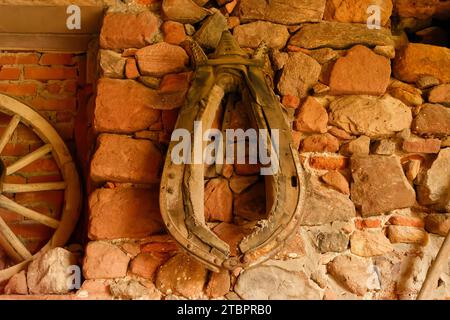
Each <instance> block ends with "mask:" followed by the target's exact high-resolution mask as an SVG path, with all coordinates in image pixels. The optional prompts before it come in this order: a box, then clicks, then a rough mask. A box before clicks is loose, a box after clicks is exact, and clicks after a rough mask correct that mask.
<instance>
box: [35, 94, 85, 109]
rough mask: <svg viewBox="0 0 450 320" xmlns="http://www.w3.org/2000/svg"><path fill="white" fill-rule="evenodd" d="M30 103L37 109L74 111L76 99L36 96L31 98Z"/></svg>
mask: <svg viewBox="0 0 450 320" xmlns="http://www.w3.org/2000/svg"><path fill="white" fill-rule="evenodd" d="M31 105H32V106H33V107H35V108H36V109H38V110H52V111H59V110H66V111H76V109H77V99H76V98H75V97H68V98H61V99H56V98H44V97H36V98H34V99H33V100H31Z"/></svg>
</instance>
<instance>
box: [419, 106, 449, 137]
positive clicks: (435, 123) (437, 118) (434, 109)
mask: <svg viewBox="0 0 450 320" xmlns="http://www.w3.org/2000/svg"><path fill="white" fill-rule="evenodd" d="M412 129H413V131H414V132H416V133H418V134H420V135H424V136H438V137H445V136H448V135H450V108H446V107H444V106H442V105H440V104H424V105H423V106H422V108H421V109H420V111H419V114H418V115H417V116H416V117H415V118H414V122H413V124H412Z"/></svg>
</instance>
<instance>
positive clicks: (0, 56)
mask: <svg viewBox="0 0 450 320" xmlns="http://www.w3.org/2000/svg"><path fill="white" fill-rule="evenodd" d="M85 63H86V55H85V54H62V53H45V52H0V93H4V94H7V95H10V96H13V97H15V98H17V99H19V100H21V101H23V102H25V103H26V104H28V105H29V106H31V107H32V108H33V109H35V110H37V111H38V112H39V113H40V114H41V115H42V116H44V117H45V118H46V119H47V120H48V121H49V122H50V123H51V124H52V125H53V126H54V127H55V128H56V130H57V131H58V133H59V134H60V135H61V137H62V138H63V139H64V140H65V141H66V143H67V144H68V146H69V148H70V149H71V150H72V152H73V154H75V152H74V151H75V150H74V145H75V143H74V126H75V117H76V115H77V111H78V109H79V108H80V107H81V106H83V105H84V101H85V100H86V99H85V95H86V92H88V91H87V88H86V87H85V81H84V79H85V72H84V70H85ZM10 119H11V117H10V116H7V115H5V114H3V113H0V134H1V133H2V132H3V131H4V130H5V127H6V126H7V125H8V123H9V121H10ZM42 145H43V142H42V141H41V140H40V138H39V137H38V136H37V135H35V134H34V133H33V131H32V130H31V129H30V128H28V127H26V126H25V125H23V124H22V123H21V124H20V125H19V127H18V129H17V130H16V131H15V133H14V135H13V137H12V139H11V141H10V142H9V143H8V144H7V145H6V147H5V149H4V151H3V152H2V154H1V157H2V160H3V161H4V162H5V164H10V163H13V162H15V161H17V160H18V159H20V158H21V157H23V156H25V155H27V154H28V153H30V152H32V151H33V150H35V149H36V148H38V147H40V146H42ZM61 180H62V177H61V174H60V171H59V168H58V166H57V164H56V163H55V161H54V160H53V158H52V157H51V156H47V157H44V158H41V159H39V160H37V161H35V162H33V163H31V164H30V165H28V166H27V167H25V168H23V169H21V170H20V171H18V172H16V173H15V174H14V175H13V176H9V177H7V178H6V182H9V183H37V182H54V181H61ZM6 196H8V197H10V198H12V199H14V200H15V201H16V202H17V203H19V204H22V205H24V206H26V207H29V208H32V209H34V210H36V211H38V212H41V213H44V214H47V215H49V216H52V217H55V218H58V217H59V215H60V212H61V207H62V204H63V200H64V193H63V191H46V192H30V193H21V194H16V195H13V194H10V195H6ZM0 216H1V217H2V218H3V219H5V221H6V222H7V223H8V225H9V226H10V227H11V229H12V230H13V232H14V233H15V234H16V235H18V236H19V237H20V238H21V240H22V241H24V243H25V244H26V246H27V248H28V249H29V250H30V251H31V252H32V253H34V252H36V251H38V250H39V249H40V247H41V246H42V245H43V244H45V243H46V242H47V241H48V239H49V237H50V236H51V235H52V234H53V231H52V230H51V229H50V228H48V227H46V226H43V225H41V224H37V223H35V222H33V221H31V220H28V219H26V218H23V217H22V216H20V215H18V214H15V213H13V212H9V211H7V210H4V209H0Z"/></svg>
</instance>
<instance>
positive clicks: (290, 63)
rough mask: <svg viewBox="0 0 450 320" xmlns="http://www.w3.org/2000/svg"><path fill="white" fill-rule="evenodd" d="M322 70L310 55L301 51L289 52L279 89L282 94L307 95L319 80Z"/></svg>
mask: <svg viewBox="0 0 450 320" xmlns="http://www.w3.org/2000/svg"><path fill="white" fill-rule="evenodd" d="M320 71H321V66H320V64H319V63H318V62H317V61H316V60H314V59H313V58H311V57H310V56H308V55H306V54H304V53H301V52H295V53H289V58H288V60H287V62H286V64H285V65H284V68H283V71H282V74H281V78H280V81H279V82H278V90H279V91H280V92H281V94H282V95H291V96H295V97H298V98H302V97H305V96H306V95H307V93H308V91H309V90H310V89H311V88H312V86H313V85H314V84H315V83H316V82H317V81H318V79H319V75H320Z"/></svg>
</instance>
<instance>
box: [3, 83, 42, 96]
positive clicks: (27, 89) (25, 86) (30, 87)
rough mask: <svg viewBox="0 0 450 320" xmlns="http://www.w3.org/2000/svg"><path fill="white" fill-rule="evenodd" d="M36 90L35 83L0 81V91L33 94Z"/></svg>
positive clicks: (24, 94) (20, 94)
mask: <svg viewBox="0 0 450 320" xmlns="http://www.w3.org/2000/svg"><path fill="white" fill-rule="evenodd" d="M36 91H37V85H36V84H35V83H0V92H4V93H6V94H10V95H14V96H29V95H35V94H36Z"/></svg>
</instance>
